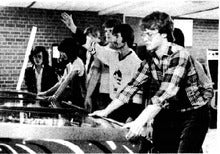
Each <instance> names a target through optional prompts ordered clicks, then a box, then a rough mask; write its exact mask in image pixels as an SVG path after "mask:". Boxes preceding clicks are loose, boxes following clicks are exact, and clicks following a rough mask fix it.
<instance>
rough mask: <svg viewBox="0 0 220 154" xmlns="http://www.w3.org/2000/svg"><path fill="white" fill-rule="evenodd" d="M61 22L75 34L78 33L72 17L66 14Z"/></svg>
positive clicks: (62, 15) (63, 14) (62, 16)
mask: <svg viewBox="0 0 220 154" xmlns="http://www.w3.org/2000/svg"><path fill="white" fill-rule="evenodd" d="M61 21H62V22H63V23H64V24H65V25H66V27H67V28H69V29H70V30H71V31H72V32H73V33H76V28H77V27H76V25H75V23H74V22H73V18H72V15H69V14H67V13H66V12H64V13H62V14H61Z"/></svg>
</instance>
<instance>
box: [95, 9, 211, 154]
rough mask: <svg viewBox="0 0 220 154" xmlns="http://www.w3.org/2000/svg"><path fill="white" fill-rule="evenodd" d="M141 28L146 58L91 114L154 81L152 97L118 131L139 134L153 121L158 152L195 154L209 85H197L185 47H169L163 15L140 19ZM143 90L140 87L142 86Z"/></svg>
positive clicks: (170, 24) (104, 113) (170, 25)
mask: <svg viewBox="0 0 220 154" xmlns="http://www.w3.org/2000/svg"><path fill="white" fill-rule="evenodd" d="M141 29H142V31H143V35H142V36H143V39H144V42H145V45H146V49H147V51H149V52H150V56H151V57H150V58H149V59H148V60H144V61H143V63H142V65H141V67H140V68H139V69H138V72H137V73H136V75H135V76H134V77H133V79H132V80H131V81H130V82H129V83H128V84H127V85H126V86H125V87H124V89H123V90H121V92H120V93H119V94H118V96H117V97H116V99H115V100H113V101H112V103H111V104H110V105H109V106H108V107H107V108H105V109H104V110H99V111H95V112H94V113H92V114H91V115H99V116H107V115H109V114H110V113H111V112H113V111H114V110H116V109H117V108H119V107H120V106H121V105H123V104H125V103H127V102H129V100H130V99H131V98H132V96H133V95H134V94H135V93H136V91H137V90H138V89H139V88H140V87H141V86H142V85H143V84H144V83H146V82H147V81H149V80H154V81H156V82H154V83H155V84H154V85H152V84H151V85H150V86H149V87H147V88H149V89H150V88H151V87H154V88H153V89H154V91H153V92H152V91H151V94H152V96H151V97H150V99H148V102H147V106H146V108H145V109H144V110H143V111H142V113H141V114H140V115H139V116H138V117H137V118H136V119H135V120H134V121H133V122H130V123H127V124H126V125H125V126H124V127H125V128H129V131H128V133H127V134H126V137H127V139H133V138H135V137H138V136H141V134H142V132H143V131H144V129H145V127H146V125H147V124H149V123H150V122H152V120H154V122H153V143H154V146H155V149H156V150H157V151H158V152H160V153H162V152H169V153H170V152H172V153H177V152H178V153H187V152H193V153H196V152H201V147H202V144H203V141H204V139H205V135H206V133H207V130H208V125H209V116H208V102H209V101H210V99H211V98H212V96H213V89H212V87H211V86H210V87H203V86H202V85H201V84H200V83H199V79H198V74H197V72H196V69H195V65H194V63H193V61H192V58H191V56H190V54H189V52H188V51H186V49H185V48H183V47H181V46H178V45H176V44H173V43H172V42H173V41H174V38H173V21H172V19H171V17H170V16H169V15H168V14H166V13H164V12H153V13H151V14H150V15H147V16H146V17H145V18H143V19H142V24H141ZM145 88H146V87H145Z"/></svg>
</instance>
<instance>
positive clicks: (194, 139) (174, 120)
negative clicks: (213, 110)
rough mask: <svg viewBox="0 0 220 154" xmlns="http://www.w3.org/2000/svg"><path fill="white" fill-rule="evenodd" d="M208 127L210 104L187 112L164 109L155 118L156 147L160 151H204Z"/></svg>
mask: <svg viewBox="0 0 220 154" xmlns="http://www.w3.org/2000/svg"><path fill="white" fill-rule="evenodd" d="M208 127H209V110H208V105H205V106H203V107H201V108H199V109H196V110H192V111H186V112H176V111H171V110H168V109H163V110H161V112H160V113H159V114H158V115H157V116H156V117H155V119H154V124H153V143H154V147H155V149H156V150H157V151H158V152H160V153H177V152H178V153H199V152H202V144H203V141H204V139H205V136H206V133H207V131H208Z"/></svg>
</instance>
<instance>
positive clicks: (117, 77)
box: [113, 70, 122, 92]
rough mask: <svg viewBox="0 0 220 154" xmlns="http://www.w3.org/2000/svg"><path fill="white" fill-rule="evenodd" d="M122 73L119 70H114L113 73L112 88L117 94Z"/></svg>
mask: <svg viewBox="0 0 220 154" xmlns="http://www.w3.org/2000/svg"><path fill="white" fill-rule="evenodd" d="M121 80H122V73H121V71H120V70H116V71H115V72H114V73H113V88H114V92H117V90H118V88H119V87H120V86H121Z"/></svg>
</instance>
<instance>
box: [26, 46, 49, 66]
mask: <svg viewBox="0 0 220 154" xmlns="http://www.w3.org/2000/svg"><path fill="white" fill-rule="evenodd" d="M40 52H42V54H43V64H44V65H45V66H48V65H49V59H48V58H49V55H48V52H47V50H46V48H45V47H44V46H36V47H34V48H32V50H31V54H30V55H29V60H30V62H31V63H32V64H33V65H35V63H34V58H33V57H34V56H35V55H36V54H38V53H40Z"/></svg>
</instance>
